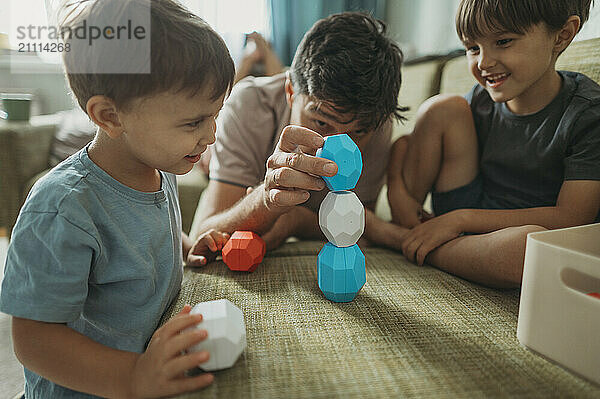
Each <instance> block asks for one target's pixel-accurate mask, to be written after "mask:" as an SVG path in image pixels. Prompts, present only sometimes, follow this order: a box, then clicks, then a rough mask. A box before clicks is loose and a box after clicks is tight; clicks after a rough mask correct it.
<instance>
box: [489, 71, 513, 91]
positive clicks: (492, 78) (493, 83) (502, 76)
mask: <svg viewBox="0 0 600 399" xmlns="http://www.w3.org/2000/svg"><path fill="white" fill-rule="evenodd" d="M509 76H510V73H495V74H493V75H486V76H484V77H483V78H484V79H485V81H486V84H487V85H488V86H490V87H492V88H496V87H499V86H500V85H501V84H502V83H504V82H505V81H506V79H508V77H509Z"/></svg>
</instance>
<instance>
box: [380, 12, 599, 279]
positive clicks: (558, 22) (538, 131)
mask: <svg viewBox="0 0 600 399" xmlns="http://www.w3.org/2000/svg"><path fill="white" fill-rule="evenodd" d="M590 2H591V0H500V1H495V2H489V1H480V0H462V1H461V3H460V5H459V9H458V13H457V16H456V28H457V32H458V35H459V37H460V38H461V40H462V41H463V43H464V45H465V48H466V51H467V60H468V63H469V69H470V71H471V73H472V74H473V76H474V77H475V79H476V80H477V82H478V84H477V85H476V86H475V87H474V88H473V89H472V90H471V92H470V93H469V94H468V95H467V96H466V99H465V98H463V97H458V96H448V95H438V96H435V97H433V98H431V99H429V100H427V101H426V102H425V103H424V104H423V105H422V106H421V108H420V109H419V112H418V116H417V122H416V126H415V130H414V132H413V133H412V134H411V135H410V136H407V137H404V138H401V139H400V140H398V141H397V142H396V144H395V145H394V153H393V157H392V159H393V160H392V161H391V163H390V167H389V171H388V174H389V176H388V178H389V187H390V188H391V189H390V191H389V193H388V198H389V200H390V206H391V209H392V214H393V218H394V221H395V222H396V223H398V224H401V225H403V226H405V227H407V228H409V229H410V230H408V231H407V233H406V235H405V236H404V237H403V242H402V250H403V253H404V255H405V256H406V257H407V258H408V259H410V260H413V261H415V262H416V263H417V264H423V262H424V261H425V260H427V261H428V262H429V263H430V264H432V265H434V266H436V267H439V268H440V269H443V270H446V271H448V272H450V273H453V274H456V275H459V276H461V277H464V278H466V279H469V280H472V281H476V282H480V283H483V284H486V285H491V286H498V287H515V286H519V285H520V283H521V277H522V270H523V260H524V252H525V243H526V236H527V234H528V233H530V232H534V231H539V230H544V229H556V228H562V227H569V226H576V225H582V224H587V223H592V222H594V221H599V220H600V219H599V218H598V216H599V214H598V211H599V209H600V86H598V84H597V83H595V82H593V81H592V80H591V79H589V78H587V77H586V76H584V75H582V74H580V73H575V72H564V71H556V70H555V63H556V59H557V58H558V56H559V55H560V54H561V53H562V52H563V51H564V50H565V49H566V48H567V46H568V45H569V44H570V43H571V41H572V40H573V38H574V36H575V35H576V34H577V32H578V31H579V30H580V29H581V26H582V25H583V23H584V22H585V21H586V20H587V18H588V15H589V8H590ZM430 191H431V192H432V205H433V211H434V214H435V217H433V218H430V217H429V215H426V214H425V215H423V212H422V203H423V201H424V199H425V197H426V195H427V193H428V192H430ZM423 216H425V217H423ZM465 233H466V234H465Z"/></svg>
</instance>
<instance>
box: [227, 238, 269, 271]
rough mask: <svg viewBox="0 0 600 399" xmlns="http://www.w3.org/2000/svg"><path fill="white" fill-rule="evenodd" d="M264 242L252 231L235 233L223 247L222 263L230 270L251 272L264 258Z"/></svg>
mask: <svg viewBox="0 0 600 399" xmlns="http://www.w3.org/2000/svg"><path fill="white" fill-rule="evenodd" d="M265 251H266V246H265V242H264V241H263V239H262V238H260V236H259V235H258V234H256V233H255V232H253V231H236V232H234V233H233V234H232V235H231V238H229V241H227V243H226V244H225V246H224V247H223V250H222V251H221V253H222V254H223V262H225V264H226V265H227V267H229V268H230V269H231V270H235V271H243V272H253V271H254V270H256V268H257V267H258V265H259V264H260V262H262V260H263V257H264V256H265Z"/></svg>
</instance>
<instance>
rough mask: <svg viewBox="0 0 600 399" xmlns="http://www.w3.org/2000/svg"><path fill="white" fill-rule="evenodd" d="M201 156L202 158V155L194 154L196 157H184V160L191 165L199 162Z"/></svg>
mask: <svg viewBox="0 0 600 399" xmlns="http://www.w3.org/2000/svg"><path fill="white" fill-rule="evenodd" d="M201 156H202V153H200V154H196V155H186V156H185V159H187V160H188V161H190V162H192V163H196V162H198V161H199V160H200V157H201Z"/></svg>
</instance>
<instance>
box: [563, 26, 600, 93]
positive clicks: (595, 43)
mask: <svg viewBox="0 0 600 399" xmlns="http://www.w3.org/2000/svg"><path fill="white" fill-rule="evenodd" d="M556 69H558V70H565V71H575V72H581V73H583V74H584V75H587V76H588V77H589V78H590V79H592V80H593V81H595V82H596V83H598V84H600V37H597V38H595V39H589V40H583V41H581V42H575V43H572V44H571V45H570V46H569V47H567V49H566V50H565V52H564V53H562V54H561V55H560V57H558V60H557V61H556Z"/></svg>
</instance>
